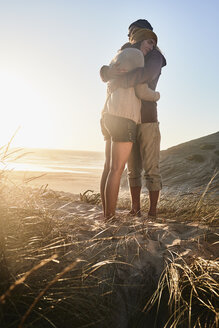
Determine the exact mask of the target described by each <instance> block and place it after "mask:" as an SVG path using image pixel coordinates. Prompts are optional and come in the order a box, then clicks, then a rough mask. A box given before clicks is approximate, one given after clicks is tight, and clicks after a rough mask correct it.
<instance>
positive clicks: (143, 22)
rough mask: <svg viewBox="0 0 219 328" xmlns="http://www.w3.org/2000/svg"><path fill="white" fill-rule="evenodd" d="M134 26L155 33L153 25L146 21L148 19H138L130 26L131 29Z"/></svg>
mask: <svg viewBox="0 0 219 328" xmlns="http://www.w3.org/2000/svg"><path fill="white" fill-rule="evenodd" d="M133 26H136V27H140V28H147V29H148V30H151V31H153V27H152V26H151V24H150V23H149V22H148V21H147V20H146V19H138V20H136V21H135V22H133V23H132V24H131V25H130V26H129V29H130V28H131V27H133Z"/></svg>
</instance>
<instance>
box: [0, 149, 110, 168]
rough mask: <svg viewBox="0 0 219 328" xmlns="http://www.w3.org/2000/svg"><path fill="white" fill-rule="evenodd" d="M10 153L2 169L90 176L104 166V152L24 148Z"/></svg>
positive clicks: (2, 164)
mask: <svg viewBox="0 0 219 328" xmlns="http://www.w3.org/2000/svg"><path fill="white" fill-rule="evenodd" d="M8 153H9V156H8V157H7V158H6V160H4V161H3V162H1V167H0V168H2V169H4V168H7V169H12V170H15V171H33V172H68V173H82V174H89V173H91V171H95V172H97V171H101V170H103V165H104V153H102V152H93V151H78V150H54V149H29V148H23V149H22V150H15V149H13V150H9V152H8ZM10 153H11V154H10Z"/></svg>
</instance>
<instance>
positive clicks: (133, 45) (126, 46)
mask: <svg viewBox="0 0 219 328" xmlns="http://www.w3.org/2000/svg"><path fill="white" fill-rule="evenodd" d="M141 42H142V41H139V42H136V43H134V44H131V43H130V42H127V43H125V44H123V46H122V47H121V49H120V50H124V49H126V48H136V49H139V50H140V46H141Z"/></svg>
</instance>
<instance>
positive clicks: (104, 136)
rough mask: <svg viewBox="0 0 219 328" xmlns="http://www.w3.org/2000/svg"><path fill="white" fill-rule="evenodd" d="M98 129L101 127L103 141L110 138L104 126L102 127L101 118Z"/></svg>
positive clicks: (102, 121)
mask: <svg viewBox="0 0 219 328" xmlns="http://www.w3.org/2000/svg"><path fill="white" fill-rule="evenodd" d="M100 127H101V132H102V135H103V138H104V141H107V140H110V139H111V136H110V134H109V132H108V130H107V129H106V127H105V125H104V120H103V117H101V119H100Z"/></svg>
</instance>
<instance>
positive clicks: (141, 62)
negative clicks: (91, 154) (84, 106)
mask: <svg viewBox="0 0 219 328" xmlns="http://www.w3.org/2000/svg"><path fill="white" fill-rule="evenodd" d="M128 37H129V42H128V43H126V44H125V45H123V46H122V48H121V49H120V51H119V52H118V53H117V55H116V56H115V58H114V59H113V60H112V61H111V63H110V65H109V66H103V67H102V68H101V70H100V75H101V78H102V80H103V81H104V82H108V95H107V99H106V103H105V106H104V109H103V112H102V117H101V129H102V133H103V135H104V139H105V141H106V145H105V164H104V170H103V174H102V178H101V186H100V189H101V199H102V204H103V211H104V216H105V218H107V219H110V218H112V217H114V216H115V210H116V203H117V198H118V193H119V186H120V179H121V175H122V172H123V171H124V168H125V164H126V163H128V178H129V186H130V193H131V199H132V208H131V211H130V213H131V214H133V215H139V216H140V215H141V212H140V194H141V186H142V170H144V177H145V179H146V187H147V189H148V191H149V200H150V206H149V209H148V217H149V218H153V219H155V218H156V215H157V212H156V209H157V202H158V198H159V193H160V190H161V187H162V183H161V175H160V170H159V154H160V131H159V123H158V119H157V103H156V101H158V100H159V98H160V94H159V92H156V91H155V88H156V85H157V82H158V79H159V76H160V74H161V69H162V67H163V66H165V65H166V60H165V58H164V56H163V55H162V53H161V51H160V50H159V48H158V47H157V42H158V38H157V35H156V34H155V33H154V32H153V28H152V26H151V24H150V23H149V22H148V21H147V20H144V19H139V20H137V21H136V22H134V23H132V24H131V25H130V26H129V34H128Z"/></svg>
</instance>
